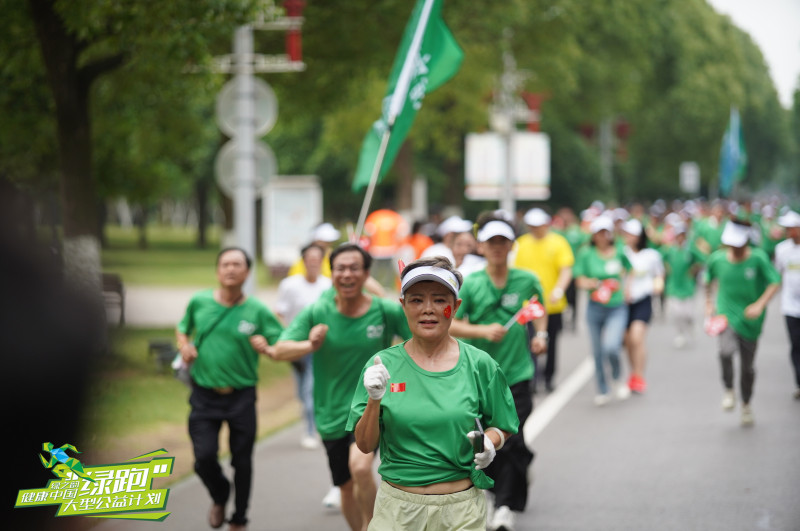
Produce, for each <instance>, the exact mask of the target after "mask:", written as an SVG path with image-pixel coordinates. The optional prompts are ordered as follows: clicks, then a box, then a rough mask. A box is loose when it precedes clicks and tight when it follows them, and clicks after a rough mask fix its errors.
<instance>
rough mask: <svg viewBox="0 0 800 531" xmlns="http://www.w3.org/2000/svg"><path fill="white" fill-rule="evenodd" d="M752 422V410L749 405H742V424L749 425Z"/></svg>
mask: <svg viewBox="0 0 800 531" xmlns="http://www.w3.org/2000/svg"><path fill="white" fill-rule="evenodd" d="M753 422H754V419H753V410H752V409H750V405H749V404H744V405H742V426H750V425H752V424H753Z"/></svg>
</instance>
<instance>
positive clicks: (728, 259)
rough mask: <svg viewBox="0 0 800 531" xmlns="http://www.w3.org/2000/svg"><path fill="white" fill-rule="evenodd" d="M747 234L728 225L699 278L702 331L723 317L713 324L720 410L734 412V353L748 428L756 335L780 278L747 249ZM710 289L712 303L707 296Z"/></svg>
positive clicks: (760, 254)
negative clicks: (702, 295)
mask: <svg viewBox="0 0 800 531" xmlns="http://www.w3.org/2000/svg"><path fill="white" fill-rule="evenodd" d="M751 229H752V228H751V226H750V224H749V222H745V221H740V220H737V221H729V222H728V223H727V224H726V225H725V229H724V230H723V232H722V236H721V238H720V242H721V243H722V244H723V245H726V246H727V247H726V248H722V249H720V250H718V251H716V252H715V253H714V254H712V255H711V257H710V258H709V259H708V267H707V269H706V274H705V280H706V319H707V322H708V323H709V326H707V330H709V331H712V332H713V330H712V327H711V318H712V317H714V316H715V314H718V315H720V316H724V320H721V321H718V322H721V323H722V325H724V329H723V330H722V331H721V332H719V357H720V364H721V368H722V381H723V383H724V385H725V393H724V396H723V398H722V408H723V409H725V410H727V411H732V410H733V409H734V408H735V407H736V394H735V392H734V390H733V354H734V353H735V352H736V351H737V350H738V351H739V358H740V361H741V377H740V387H741V393H742V396H741V399H742V418H741V422H742V425H743V426H747V425H750V424H752V423H753V411H752V409H751V407H750V399H751V398H752V395H753V383H754V382H755V377H756V373H755V357H756V347H757V346H758V336H759V335H761V328H762V326H763V324H764V315H765V310H766V307H767V303H768V302H769V300H770V299H771V298H772V296H773V295H775V293H776V292H777V291H778V289H779V288H780V274H779V273H778V272H777V271H776V270H775V268H774V267H773V266H772V264H771V263H770V261H769V258H768V257H767V254H766V253H765V252H764V251H762V250H761V249H757V248H753V247H749V246H748V243H749V238H750V231H751ZM715 284H716V285H717V286H716V287H717V298H716V304H715V303H714V299H713V297H712V294H713V290H714V289H713V288H714V285H715ZM722 325H720V328H721V327H722Z"/></svg>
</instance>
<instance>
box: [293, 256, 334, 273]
mask: <svg viewBox="0 0 800 531" xmlns="http://www.w3.org/2000/svg"><path fill="white" fill-rule="evenodd" d="M330 257H331V252H330V251H328V252H327V253H325V257H324V258H323V259H322V267H321V268H320V271H319V273H320V274H321V275H322V276H323V277H328V278H331V261H330ZM305 274H306V263H305V262H303V259H302V258H298V259H297V262H295V263H294V264H292V267H290V268H289V272H288V273H287V274H286V276H287V277H290V276H292V275H305Z"/></svg>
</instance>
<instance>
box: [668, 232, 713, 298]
mask: <svg viewBox="0 0 800 531" xmlns="http://www.w3.org/2000/svg"><path fill="white" fill-rule="evenodd" d="M661 255H662V256H663V257H664V263H665V264H666V266H667V280H666V282H665V284H664V295H666V296H667V297H676V298H678V299H689V298H691V297H693V296H694V292H695V286H696V284H697V282H696V278H695V276H694V275H693V274H692V266H694V265H695V264H702V263H703V262H704V256H703V253H701V252H700V251H699V250H698V249H697V248H695V247H693V246H692V245H691V244H690V243H688V242H686V243H684V245H682V246H678V245H667V246H664V247H662V248H661Z"/></svg>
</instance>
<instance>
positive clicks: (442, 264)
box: [400, 256, 464, 289]
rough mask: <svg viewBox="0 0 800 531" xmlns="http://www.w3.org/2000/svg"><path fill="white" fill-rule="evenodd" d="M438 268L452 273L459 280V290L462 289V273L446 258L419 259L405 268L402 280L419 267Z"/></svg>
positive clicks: (430, 257)
mask: <svg viewBox="0 0 800 531" xmlns="http://www.w3.org/2000/svg"><path fill="white" fill-rule="evenodd" d="M424 266H430V267H438V268H440V269H444V270H447V271H450V272H451V273H453V275H455V277H456V280H458V289H461V285H462V284H463V283H464V275H462V274H461V271H459V270H458V269H456V268H455V267H453V263H452V262H451V261H450V260H449V259H448V258H445V257H444V256H429V257H426V258H418V259H416V260H414V261H413V262H411V263H410V264H408V265H407V266H405V267H404V268H403V270H402V271H401V272H400V280H403V279H404V278H405V277H406V274H407V273H408V272H410V271H413V270H414V269H416V268H418V267H424Z"/></svg>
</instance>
